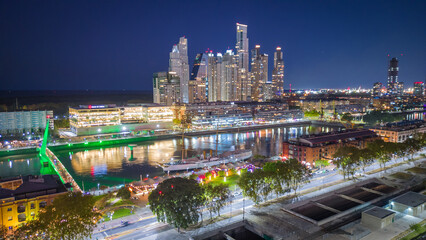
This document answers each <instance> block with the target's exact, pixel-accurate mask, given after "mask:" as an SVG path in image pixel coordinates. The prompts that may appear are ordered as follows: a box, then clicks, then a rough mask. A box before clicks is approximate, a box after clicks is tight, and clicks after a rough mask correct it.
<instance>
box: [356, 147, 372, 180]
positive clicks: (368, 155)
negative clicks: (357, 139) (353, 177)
mask: <svg viewBox="0 0 426 240" xmlns="http://www.w3.org/2000/svg"><path fill="white" fill-rule="evenodd" d="M358 151H362V152H360V153H359V163H360V165H361V168H362V172H363V173H364V175H365V168H366V167H367V166H368V165H370V164H371V163H373V162H374V153H373V151H371V149H369V148H365V149H362V150H359V149H358Z"/></svg>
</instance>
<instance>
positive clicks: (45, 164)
mask: <svg viewBox="0 0 426 240" xmlns="http://www.w3.org/2000/svg"><path fill="white" fill-rule="evenodd" d="M48 138H49V119H48V120H47V121H46V129H45V130H44V136H43V142H42V144H41V148H40V153H39V157H40V163H41V168H40V174H41V175H48V174H58V176H59V177H60V178H61V180H62V182H64V180H63V179H62V177H61V175H60V174H59V173H58V172H57V170H56V168H55V166H52V162H51V161H50V159H49V157H48V156H47V154H46V149H47V139H48Z"/></svg>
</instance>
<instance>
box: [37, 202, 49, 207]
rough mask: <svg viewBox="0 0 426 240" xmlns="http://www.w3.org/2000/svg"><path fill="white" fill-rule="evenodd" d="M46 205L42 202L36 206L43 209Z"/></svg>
mask: <svg viewBox="0 0 426 240" xmlns="http://www.w3.org/2000/svg"><path fill="white" fill-rule="evenodd" d="M46 205H47V202H46V201H42V202H40V203H39V205H38V206H39V207H40V208H45V207H46Z"/></svg>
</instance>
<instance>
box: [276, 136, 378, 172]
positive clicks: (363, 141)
mask: <svg viewBox="0 0 426 240" xmlns="http://www.w3.org/2000/svg"><path fill="white" fill-rule="evenodd" d="M376 139H379V137H378V136H377V134H376V133H374V132H373V131H370V130H367V129H351V130H345V131H334V132H329V133H321V134H314V135H306V136H301V137H298V138H292V139H289V140H288V141H287V142H284V143H283V156H284V157H286V158H294V159H297V160H299V161H300V162H302V163H306V165H308V166H312V165H313V163H314V162H315V161H316V160H318V159H329V160H332V159H333V155H334V153H335V152H336V151H337V149H338V148H339V147H341V146H344V145H349V146H355V147H358V148H365V147H366V146H367V143H368V142H370V141H374V140H376Z"/></svg>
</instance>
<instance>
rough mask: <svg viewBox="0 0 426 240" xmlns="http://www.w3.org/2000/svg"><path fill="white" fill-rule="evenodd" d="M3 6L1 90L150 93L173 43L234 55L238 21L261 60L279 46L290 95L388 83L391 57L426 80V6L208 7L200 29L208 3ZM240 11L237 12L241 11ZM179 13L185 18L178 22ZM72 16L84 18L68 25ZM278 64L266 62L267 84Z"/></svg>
mask: <svg viewBox="0 0 426 240" xmlns="http://www.w3.org/2000/svg"><path fill="white" fill-rule="evenodd" d="M259 3H260V2H258V4H259ZM364 3H367V2H364ZM0 4H1V7H0V9H1V10H0V13H1V14H0V15H1V16H2V17H1V19H2V21H1V22H2V24H0V32H2V35H3V37H1V38H0V42H1V43H2V44H0V79H2V82H3V83H4V84H2V87H1V88H0V89H1V90H39V89H40V90H44V89H48V90H50V89H52V90H53V89H57V90H62V89H64V90H78V89H81V90H83V89H91V90H122V89H127V90H148V91H150V90H151V89H152V73H154V72H159V71H162V70H165V69H167V67H168V54H169V52H170V50H171V49H170V46H172V45H173V44H176V41H177V39H178V38H179V37H182V36H185V37H186V38H187V39H188V49H187V50H188V64H189V65H191V66H192V62H193V61H194V59H195V56H196V54H197V53H200V52H204V51H205V50H207V49H212V50H213V52H214V53H217V52H220V53H222V54H225V53H226V52H225V51H226V49H233V50H234V53H235V54H238V53H237V51H235V48H234V47H235V24H236V23H242V24H244V25H247V26H248V34H247V38H248V39H249V40H250V41H249V46H248V51H250V50H251V49H253V48H254V47H255V45H258V44H259V45H261V46H262V53H266V54H268V55H269V56H274V52H275V49H276V47H278V46H280V47H281V48H282V54H283V59H284V65H285V69H284V72H285V77H284V83H285V85H284V88H285V89H288V88H289V85H288V84H292V88H293V89H303V88H310V89H315V88H347V87H358V86H362V87H364V88H371V87H372V85H373V83H374V82H382V83H386V80H387V72H386V70H387V67H388V63H389V60H390V58H392V57H397V58H398V60H399V67H400V68H401V71H400V72H399V80H400V81H401V82H404V83H405V86H406V87H411V86H413V83H414V82H423V81H425V78H426V69H425V67H424V66H426V59H425V58H424V53H425V52H426V46H425V44H424V42H426V33H425V32H424V29H425V24H424V23H425V22H426V17H425V16H424V15H422V12H424V10H426V4H425V3H424V2H422V1H414V2H410V4H404V2H402V1H391V2H386V4H385V3H384V2H377V1H375V2H372V3H371V4H370V2H369V4H362V2H361V4H359V3H350V2H340V3H334V4H328V5H327V4H320V3H316V2H308V1H307V2H303V3H291V2H283V3H279V4H278V3H273V2H262V7H263V8H262V9H263V10H264V11H262V12H263V13H262V14H257V15H253V14H252V13H254V12H255V10H256V5H257V4H254V3H247V4H244V5H241V3H240V2H232V3H229V4H227V5H226V4H211V3H208V4H206V6H205V7H207V8H208V9H209V10H210V11H208V12H206V13H204V15H206V18H205V19H208V17H213V16H215V18H212V19H215V21H207V22H202V23H200V22H197V21H195V20H194V19H197V16H199V15H202V14H201V13H197V11H196V10H197V9H202V8H203V6H201V5H202V4H198V3H197V4H195V3H192V2H181V3H179V4H178V3H174V2H171V3H168V4H167V6H160V4H156V3H149V4H141V3H132V4H129V5H124V4H119V3H118V2H109V3H106V4H104V5H102V6H101V7H99V6H98V4H96V3H87V4H86V5H84V4H83V5H82V4H76V5H75V6H74V5H69V4H66V3H47V2H44V3H42V4H38V5H37V6H33V4H31V3H29V4H25V5H21V4H19V3H15V2H11V3H6V2H2V3H0ZM142 5H143V6H142ZM77 6H78V7H77ZM82 6H84V7H82ZM33 7H35V11H32V9H34V8H33ZM65 7H66V8H67V11H69V13H65V12H64V8H65ZM94 7H99V8H96V10H94V12H95V13H96V14H93V12H90V11H88V10H89V9H92V8H93V9H95V8H94ZM225 7H228V9H229V11H226V10H224V9H225ZM238 7H241V11H239V12H238V14H235V13H236V11H235V10H236V9H238ZM150 8H152V10H153V11H151V12H152V13H151V12H149V11H147V9H150ZM159 9H161V10H164V11H165V12H164V14H161V15H162V18H164V19H162V21H157V20H159V19H160V18H159V16H156V15H155V10H159ZM173 9H178V11H181V12H179V13H175V14H176V16H175V17H173V16H172V13H173ZM183 9H184V10H185V11H183V12H192V13H194V14H193V15H190V16H189V15H188V14H184V13H183V12H182V10H183ZM216 10H217V11H216ZM138 11H140V12H138ZM218 12H221V13H223V14H217V13H218ZM111 13H114V14H111ZM186 15H188V16H186ZM74 16H81V18H79V19H78V20H76V21H72V19H74ZM249 16H250V17H249ZM176 17H177V18H176ZM148 19H153V21H151V20H150V21H149V23H148V22H146V21H147V20H148ZM171 19H177V20H176V21H172V20H171ZM12 26H15V27H12ZM16 26H18V27H16ZM201 26H202V27H201ZM401 54H402V56H401ZM388 55H389V57H388ZM273 65H274V61H273V60H272V59H270V60H269V64H268V68H269V69H270V71H269V73H268V74H269V76H268V79H269V81H270V80H271V79H272V76H271V75H272V70H273V68H274V66H273ZM189 72H192V68H191V67H190V68H189ZM348 72H352V73H353V74H347V73H348Z"/></svg>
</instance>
